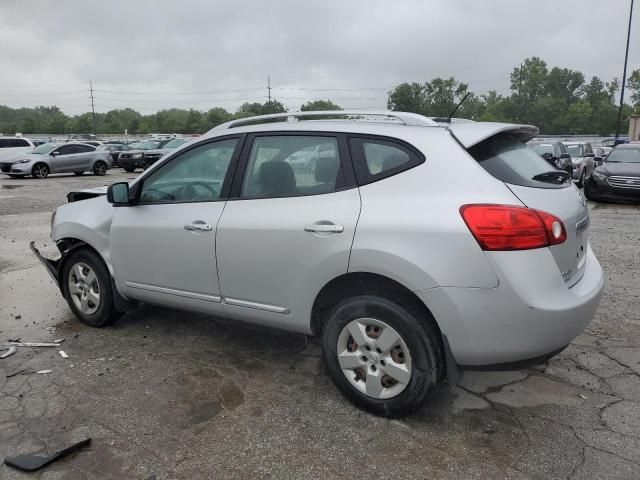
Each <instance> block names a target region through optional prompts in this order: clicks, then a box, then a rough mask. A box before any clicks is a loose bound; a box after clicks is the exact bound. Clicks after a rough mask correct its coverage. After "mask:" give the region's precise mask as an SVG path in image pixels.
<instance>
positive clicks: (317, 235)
mask: <svg viewBox="0 0 640 480" xmlns="http://www.w3.org/2000/svg"><path fill="white" fill-rule="evenodd" d="M346 150H347V148H346V141H344V139H343V138H341V137H340V136H338V135H333V134H319V133H315V132H314V133H308V134H300V135H291V134H286V135H285V134H275V135H274V134H259V135H253V136H249V137H248V140H247V147H245V149H244V151H243V155H242V158H241V160H240V164H239V166H238V171H237V173H236V178H235V179H234V186H233V189H232V198H230V200H229V201H228V202H227V205H226V206H225V210H224V212H223V214H222V217H221V219H220V223H219V224H218V232H217V242H216V243H217V244H216V252H217V258H218V268H219V274H220V287H221V292H222V296H223V301H224V304H223V307H224V311H225V314H227V315H228V316H230V317H232V318H238V319H242V320H247V321H253V322H258V323H264V324H268V325H274V326H279V327H283V328H288V329H292V330H299V331H305V330H306V329H307V328H308V326H309V318H308V315H307V313H308V312H309V311H310V309H311V305H312V303H313V301H314V298H315V295H316V294H317V293H318V291H319V290H320V289H321V288H322V286H323V285H324V284H326V283H327V282H328V281H329V280H331V279H332V278H335V277H337V276H339V275H341V274H345V273H347V270H348V265H349V253H350V250H351V244H352V241H353V235H354V231H355V227H356V222H357V219H358V215H359V212H360V196H359V193H358V189H357V188H356V187H355V179H354V175H353V170H352V167H351V165H350V163H349V162H348V161H347V159H346V158H345V157H346V156H347V155H348V154H347V151H346Z"/></svg>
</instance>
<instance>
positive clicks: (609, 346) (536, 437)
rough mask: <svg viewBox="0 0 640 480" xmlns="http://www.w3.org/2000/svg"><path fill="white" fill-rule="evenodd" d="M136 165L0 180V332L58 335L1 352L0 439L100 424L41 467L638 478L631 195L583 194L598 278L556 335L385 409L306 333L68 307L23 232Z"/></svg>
mask: <svg viewBox="0 0 640 480" xmlns="http://www.w3.org/2000/svg"><path fill="white" fill-rule="evenodd" d="M132 176H133V175H123V174H122V173H121V172H120V171H119V170H117V169H116V170H112V171H111V172H110V173H109V174H108V175H107V176H106V177H93V176H86V177H75V176H52V177H50V178H48V179H46V180H31V179H24V180H12V179H8V178H2V179H0V342H4V341H6V340H8V339H15V338H21V339H22V341H52V340H54V339H59V338H64V342H63V343H62V344H61V346H60V348H21V349H19V351H18V352H17V353H16V354H14V355H13V356H11V357H9V358H7V359H4V360H0V455H2V456H4V455H13V454H17V453H30V452H44V451H48V452H49V453H52V452H54V451H55V450H57V449H59V448H61V447H64V446H66V445H68V444H70V443H71V442H73V441H74V440H79V439H82V438H84V437H87V436H88V437H91V438H92V439H93V443H92V445H91V447H90V448H87V449H85V450H83V451H80V452H79V453H76V454H74V455H72V456H70V457H69V458H66V459H64V460H61V461H60V462H58V463H55V464H52V465H50V466H49V467H47V468H46V469H45V471H44V473H42V474H41V475H39V476H38V477H37V478H43V479H57V478H72V479H76V478H78V479H83V478H101V479H104V478H118V479H119V478H140V479H144V478H153V476H154V475H155V476H156V478H189V479H191V478H345V477H353V476H355V475H358V476H364V477H371V478H395V479H402V478H608V479H611V478H628V479H637V478H640V348H639V346H640V255H639V254H640V248H639V247H638V245H640V207H636V206H616V205H604V204H594V205H591V220H592V226H591V240H592V244H593V248H594V250H595V252H596V255H597V256H598V258H599V259H600V261H601V263H602V265H603V267H604V269H605V271H606V275H607V285H606V289H605V294H604V296H603V299H602V303H601V305H600V309H599V310H598V312H597V315H596V318H595V320H594V321H593V323H592V324H591V325H590V326H589V328H588V329H587V331H586V332H585V333H584V334H583V335H581V336H580V337H578V338H577V339H576V340H575V341H574V343H573V344H571V345H570V346H569V347H568V348H567V349H566V350H565V351H564V352H562V353H561V354H560V355H558V356H557V357H555V358H554V359H552V360H551V361H550V362H549V363H548V364H547V365H546V366H541V367H540V368H534V369H531V370H524V371H519V372H501V373H468V374H466V375H465V377H464V379H463V382H462V384H461V385H460V386H458V387H456V388H455V389H453V390H451V389H448V388H445V389H442V390H441V391H439V392H437V393H436V394H435V395H434V397H433V399H432V401H431V403H430V404H429V405H428V406H427V407H426V408H424V409H423V410H421V411H420V412H418V413H416V414H414V415H412V416H410V417H408V418H405V419H402V420H387V419H382V418H377V417H374V416H371V415H369V414H366V413H364V412H362V411H360V410H358V409H356V408H354V407H352V406H351V405H350V404H349V403H347V402H346V401H345V400H344V399H343V398H342V397H341V396H340V395H339V394H338V392H337V391H336V389H335V388H334V387H333V385H332V384H331V382H330V380H329V378H328V376H327V375H326V373H325V371H324V368H323V366H322V363H321V353H320V349H319V347H318V345H317V344H316V343H315V342H313V341H310V340H309V339H306V338H305V337H304V336H301V335H297V334H291V333H285V332H280V331H276V330H267V329H263V328H258V327H254V326H249V325H245V324H240V323H233V322H229V321H225V320H222V319H219V318H211V317H206V316H204V315H197V314H192V313H182V312H176V311H171V310H165V309H160V308H154V307H149V306H143V307H141V308H139V309H138V310H136V311H133V312H130V313H128V314H127V315H125V316H124V317H123V318H122V320H121V321H119V322H118V323H117V324H116V325H115V326H113V327H110V328H106V329H91V328H89V327H85V326H83V325H81V324H80V323H78V322H77V321H76V320H75V319H74V318H73V317H72V315H71V314H70V313H69V310H68V308H67V306H66V304H65V303H64V301H63V300H62V298H61V297H60V295H59V294H57V292H56V290H55V286H54V284H53V282H52V281H51V280H50V279H49V277H48V276H47V274H46V273H45V270H44V268H42V266H40V265H39V264H38V262H37V261H36V259H35V258H34V257H33V256H32V255H31V253H30V251H29V248H28V242H29V240H31V239H35V240H37V241H38V242H39V244H41V245H42V244H45V243H46V244H47V246H46V247H45V250H46V249H51V248H52V245H51V242H50V240H49V239H48V231H49V217H50V212H51V210H52V209H53V208H54V207H55V206H56V205H58V204H61V203H64V201H65V198H64V195H65V194H66V193H67V192H68V191H69V190H73V189H78V188H87V187H94V186H98V185H104V184H107V183H110V182H113V181H116V180H121V179H125V178H131V177H132ZM60 349H62V350H64V351H65V352H66V353H67V354H68V355H69V358H67V359H64V358H62V357H61V356H60V355H59V354H58V350H60ZM40 370H51V373H49V374H36V373H29V372H35V371H40ZM20 372H22V373H20ZM0 477H1V478H6V479H18V478H19V479H21V478H27V477H26V476H25V475H24V474H20V473H18V472H16V471H14V470H10V469H9V468H8V467H6V466H2V467H0Z"/></svg>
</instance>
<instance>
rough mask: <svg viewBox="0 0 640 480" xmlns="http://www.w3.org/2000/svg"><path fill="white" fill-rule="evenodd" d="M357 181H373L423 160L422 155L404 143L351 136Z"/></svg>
mask: <svg viewBox="0 0 640 480" xmlns="http://www.w3.org/2000/svg"><path fill="white" fill-rule="evenodd" d="M350 146H351V152H352V155H353V156H354V159H355V167H356V176H357V177H358V183H360V184H361V185H362V184H366V183H371V182H375V181H377V180H380V179H382V178H385V177H389V176H391V175H395V174H396V173H400V172H403V171H405V170H408V169H410V168H413V167H415V166H416V165H420V164H421V163H423V162H424V157H423V156H422V155H418V154H417V152H415V151H413V150H412V149H409V148H408V147H407V146H405V145H401V144H400V143H396V142H393V141H387V140H378V139H368V138H352V139H351V140H350Z"/></svg>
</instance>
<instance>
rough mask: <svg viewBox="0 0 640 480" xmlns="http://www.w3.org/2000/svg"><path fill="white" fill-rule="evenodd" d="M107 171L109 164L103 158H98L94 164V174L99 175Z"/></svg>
mask: <svg viewBox="0 0 640 480" xmlns="http://www.w3.org/2000/svg"><path fill="white" fill-rule="evenodd" d="M106 173H107V164H106V163H105V162H103V161H102V160H98V161H97V162H96V163H94V164H93V174H94V175H98V176H99V177H101V176H103V175H105V174H106Z"/></svg>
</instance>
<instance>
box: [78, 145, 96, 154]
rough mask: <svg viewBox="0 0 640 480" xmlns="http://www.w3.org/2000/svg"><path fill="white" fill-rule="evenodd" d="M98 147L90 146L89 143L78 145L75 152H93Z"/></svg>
mask: <svg viewBox="0 0 640 480" xmlns="http://www.w3.org/2000/svg"><path fill="white" fill-rule="evenodd" d="M95 149H96V147H90V146H89V145H76V148H75V153H88V152H93V151H94V150H95Z"/></svg>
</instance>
